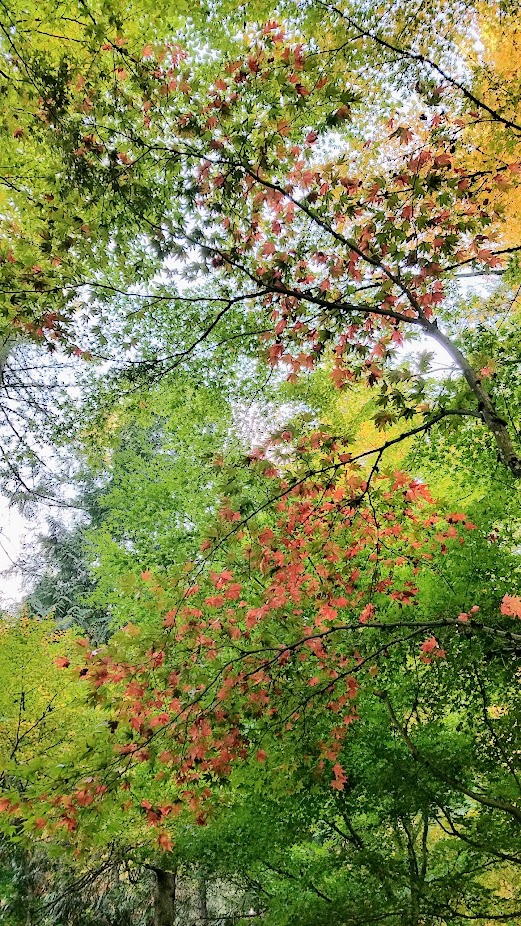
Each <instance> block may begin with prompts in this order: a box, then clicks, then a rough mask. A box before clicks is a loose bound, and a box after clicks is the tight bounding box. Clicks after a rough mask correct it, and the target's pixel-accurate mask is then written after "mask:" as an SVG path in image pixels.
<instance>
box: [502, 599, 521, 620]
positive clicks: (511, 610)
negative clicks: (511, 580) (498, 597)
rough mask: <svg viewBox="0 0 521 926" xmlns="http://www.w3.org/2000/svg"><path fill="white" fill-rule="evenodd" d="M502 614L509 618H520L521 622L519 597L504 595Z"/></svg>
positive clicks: (520, 600)
mask: <svg viewBox="0 0 521 926" xmlns="http://www.w3.org/2000/svg"><path fill="white" fill-rule="evenodd" d="M501 613H502V614H506V615H507V617H518V618H519V619H520V620H521V598H519V597H518V596H517V595H504V596H503V600H502V602H501Z"/></svg>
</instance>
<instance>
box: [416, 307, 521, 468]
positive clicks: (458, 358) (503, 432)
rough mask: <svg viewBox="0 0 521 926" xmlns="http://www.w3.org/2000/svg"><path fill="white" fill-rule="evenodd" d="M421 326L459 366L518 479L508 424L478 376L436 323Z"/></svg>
mask: <svg viewBox="0 0 521 926" xmlns="http://www.w3.org/2000/svg"><path fill="white" fill-rule="evenodd" d="M422 327H423V329H424V330H425V331H426V333H427V334H428V335H429V336H430V337H431V338H434V340H435V341H437V342H438V344H441V345H442V347H444V348H445V350H446V351H447V353H448V354H449V355H450V357H452V359H453V360H454V361H455V362H456V363H457V365H458V366H459V368H460V370H461V371H462V373H463V376H464V377H465V379H466V381H467V384H468V386H469V388H470V390H471V392H472V393H473V394H474V396H475V398H476V399H477V401H478V410H479V413H480V415H481V418H482V420H483V423H484V424H485V425H486V426H487V428H488V429H489V431H490V432H491V433H492V435H493V437H494V440H495V442H496V447H497V451H498V456H499V458H500V460H501V461H502V462H503V463H504V464H505V466H507V467H508V469H509V470H510V472H511V473H512V474H513V475H514V476H516V478H518V479H519V478H521V457H520V456H519V453H518V452H517V450H516V448H515V446H514V443H513V441H512V437H511V435H510V432H509V430H508V427H507V423H506V421H504V419H503V418H502V417H501V415H500V414H499V412H498V410H497V408H496V406H495V404H494V402H493V400H492V398H491V396H490V395H489V393H488V392H487V390H486V389H485V387H484V386H483V384H482V382H481V377H480V376H478V374H477V373H476V371H475V370H474V369H473V367H472V365H471V364H470V363H469V361H468V360H467V358H466V357H465V355H464V354H462V353H461V351H460V350H459V349H458V348H457V347H456V345H455V344H454V343H453V341H452V340H451V339H450V338H449V337H447V335H446V334H444V333H443V331H440V329H439V328H438V325H437V323H436V322H435V321H434V322H425V323H424V324H423V325H422Z"/></svg>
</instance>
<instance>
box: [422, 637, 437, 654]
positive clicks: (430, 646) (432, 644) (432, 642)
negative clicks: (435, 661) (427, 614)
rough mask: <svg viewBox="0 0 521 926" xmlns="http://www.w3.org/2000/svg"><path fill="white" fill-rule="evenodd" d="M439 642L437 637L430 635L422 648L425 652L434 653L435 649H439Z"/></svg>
mask: <svg viewBox="0 0 521 926" xmlns="http://www.w3.org/2000/svg"><path fill="white" fill-rule="evenodd" d="M438 647H439V643H438V641H437V639H436V637H429V639H428V640H425V641H424V642H423V643H422V645H421V646H420V649H421V651H422V652H423V653H432V651H433V650H435V649H438Z"/></svg>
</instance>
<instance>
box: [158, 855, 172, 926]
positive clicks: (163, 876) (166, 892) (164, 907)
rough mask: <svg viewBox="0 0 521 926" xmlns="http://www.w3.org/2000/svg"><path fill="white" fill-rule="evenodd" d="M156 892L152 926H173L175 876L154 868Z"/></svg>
mask: <svg viewBox="0 0 521 926" xmlns="http://www.w3.org/2000/svg"><path fill="white" fill-rule="evenodd" d="M154 872H155V876H156V891H155V898H154V926H174V915H175V888H176V875H175V872H173V871H163V869H162V868H154Z"/></svg>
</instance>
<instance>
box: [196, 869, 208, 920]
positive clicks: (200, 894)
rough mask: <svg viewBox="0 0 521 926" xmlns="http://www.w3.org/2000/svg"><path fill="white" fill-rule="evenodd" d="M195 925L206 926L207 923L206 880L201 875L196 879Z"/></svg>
mask: <svg viewBox="0 0 521 926" xmlns="http://www.w3.org/2000/svg"><path fill="white" fill-rule="evenodd" d="M197 923H198V926H206V924H207V923H208V906H207V897H206V879H205V878H204V876H203V875H200V876H199V877H198V879H197Z"/></svg>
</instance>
